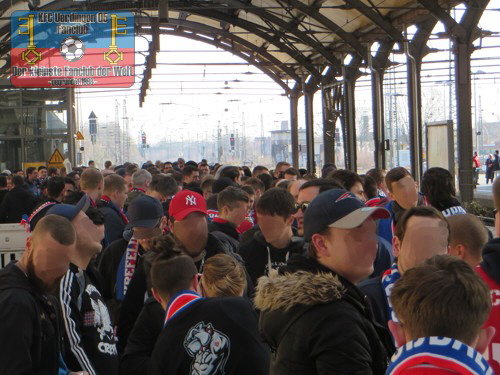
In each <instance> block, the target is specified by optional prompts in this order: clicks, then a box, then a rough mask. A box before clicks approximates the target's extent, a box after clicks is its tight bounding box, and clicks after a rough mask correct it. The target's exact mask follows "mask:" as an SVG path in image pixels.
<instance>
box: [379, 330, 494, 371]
mask: <svg viewBox="0 0 500 375" xmlns="http://www.w3.org/2000/svg"><path fill="white" fill-rule="evenodd" d="M416 366H426V367H436V368H438V369H447V370H452V371H454V372H457V373H458V374H461V375H493V370H492V369H491V367H490V365H489V364H488V362H487V361H486V359H485V358H484V357H483V356H482V355H481V354H480V353H478V352H477V351H476V350H475V349H474V348H471V347H470V346H468V345H465V344H464V343H462V342H460V341H458V340H455V339H451V338H448V337H442V336H440V337H437V336H432V337H422V338H419V339H416V340H413V341H410V342H408V343H406V344H405V345H403V346H402V347H400V348H399V349H398V350H397V351H396V353H394V355H393V356H392V358H391V363H390V364H389V367H388V368H387V372H386V375H398V374H402V373H404V371H405V370H406V369H409V368H414V367H416Z"/></svg>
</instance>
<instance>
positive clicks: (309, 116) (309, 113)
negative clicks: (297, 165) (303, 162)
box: [304, 90, 316, 173]
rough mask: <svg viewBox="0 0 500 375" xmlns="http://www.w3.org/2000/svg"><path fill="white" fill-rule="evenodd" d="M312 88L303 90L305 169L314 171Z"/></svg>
mask: <svg viewBox="0 0 500 375" xmlns="http://www.w3.org/2000/svg"><path fill="white" fill-rule="evenodd" d="M313 98H314V91H313V90H304V105H305V118H306V143H307V146H306V147H307V170H308V172H310V173H315V164H316V163H315V162H314V121H313Z"/></svg>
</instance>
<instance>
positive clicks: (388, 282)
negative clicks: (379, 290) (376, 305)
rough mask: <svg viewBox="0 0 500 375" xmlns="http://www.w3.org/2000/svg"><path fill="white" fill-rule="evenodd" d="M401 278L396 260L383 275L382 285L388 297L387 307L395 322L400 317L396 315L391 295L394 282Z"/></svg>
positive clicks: (390, 317)
mask: <svg viewBox="0 0 500 375" xmlns="http://www.w3.org/2000/svg"><path fill="white" fill-rule="evenodd" d="M400 278H401V274H400V273H399V270H398V264H397V263H396V262H394V263H393V264H392V266H391V268H390V269H388V270H387V271H385V272H384V275H383V276H382V287H383V289H384V294H385V297H386V298H387V307H388V309H389V319H391V320H393V321H394V322H397V321H398V318H397V317H396V314H395V313H394V310H393V308H392V304H391V301H390V297H391V292H392V288H394V284H395V283H396V281H398V280H399V279H400Z"/></svg>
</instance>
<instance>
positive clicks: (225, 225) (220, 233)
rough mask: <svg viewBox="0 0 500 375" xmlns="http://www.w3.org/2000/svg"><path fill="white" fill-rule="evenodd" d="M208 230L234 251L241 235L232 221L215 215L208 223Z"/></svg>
mask: <svg viewBox="0 0 500 375" xmlns="http://www.w3.org/2000/svg"><path fill="white" fill-rule="evenodd" d="M208 231H209V232H210V233H212V234H213V235H214V236H215V237H216V238H217V239H218V240H219V241H221V242H223V243H225V244H226V246H228V247H230V248H231V251H232V252H233V253H236V250H237V249H238V244H239V243H240V237H241V236H240V234H239V233H238V230H237V229H236V226H235V225H234V224H233V223H231V222H229V221H227V220H225V219H222V218H220V217H218V216H217V217H214V218H213V219H212V221H211V222H209V223H208Z"/></svg>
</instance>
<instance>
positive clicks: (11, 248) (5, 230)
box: [0, 224, 29, 268]
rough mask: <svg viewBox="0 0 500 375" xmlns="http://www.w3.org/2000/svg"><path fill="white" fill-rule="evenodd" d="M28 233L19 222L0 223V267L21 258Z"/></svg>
mask: <svg viewBox="0 0 500 375" xmlns="http://www.w3.org/2000/svg"><path fill="white" fill-rule="evenodd" d="M28 235H29V234H28V233H27V232H26V229H25V228H24V227H23V226H22V225H20V224H0V268H3V267H5V266H6V265H7V264H9V263H10V262H11V261H12V260H16V259H20V258H21V256H22V255H23V253H24V247H25V244H26V238H27V237H28Z"/></svg>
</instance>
